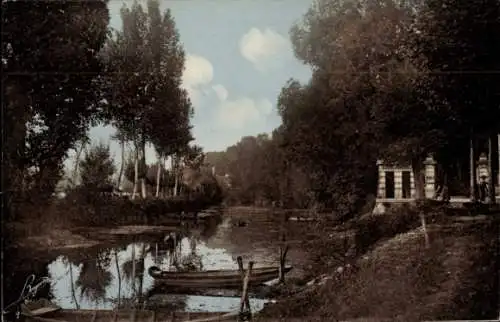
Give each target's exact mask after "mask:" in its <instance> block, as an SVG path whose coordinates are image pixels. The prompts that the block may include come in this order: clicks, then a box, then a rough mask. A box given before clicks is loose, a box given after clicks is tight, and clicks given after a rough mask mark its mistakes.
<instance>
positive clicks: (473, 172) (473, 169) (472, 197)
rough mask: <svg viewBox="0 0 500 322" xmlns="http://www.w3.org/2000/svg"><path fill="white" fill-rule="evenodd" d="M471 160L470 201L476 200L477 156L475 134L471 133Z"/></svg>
mask: <svg viewBox="0 0 500 322" xmlns="http://www.w3.org/2000/svg"><path fill="white" fill-rule="evenodd" d="M469 158H470V159H469V161H470V167H469V169H470V176H469V178H470V194H469V195H470V201H471V202H475V201H476V182H477V178H476V156H475V147H474V136H473V135H471V138H470V141H469Z"/></svg>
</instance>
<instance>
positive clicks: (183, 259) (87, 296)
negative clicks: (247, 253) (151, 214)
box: [48, 237, 264, 311]
mask: <svg viewBox="0 0 500 322" xmlns="http://www.w3.org/2000/svg"><path fill="white" fill-rule="evenodd" d="M160 245H161V244H159V243H154V244H153V243H144V242H142V243H132V244H129V245H126V247H121V248H116V249H109V248H106V249H99V250H97V251H94V252H88V253H87V254H86V255H85V256H83V257H81V259H80V260H78V261H75V258H73V259H71V260H70V259H69V258H68V257H67V256H59V257H58V258H57V259H56V260H55V261H53V262H52V263H50V264H49V265H48V270H49V276H50V277H51V278H52V280H53V287H52V291H53V294H54V297H55V300H54V301H55V302H56V303H57V304H58V305H60V306H61V307H63V308H68V309H71V308H81V309H94V308H96V309H112V308H116V307H124V306H132V305H137V304H140V305H141V306H144V305H146V304H147V305H148V306H149V305H155V306H158V305H161V306H162V307H166V308H170V309H175V310H186V311H221V310H232V309H237V307H238V305H239V299H238V298H224V297H217V298H215V299H214V298H210V297H204V296H194V295H193V296H190V295H182V296H180V295H175V296H174V295H158V294H157V295H155V296H154V298H156V299H157V300H155V299H154V298H153V299H148V300H146V301H143V300H145V299H144V298H143V295H144V294H147V293H148V292H149V291H150V290H152V289H153V288H154V286H155V281H154V280H153V279H152V278H151V276H149V274H148V273H147V269H148V268H149V267H150V266H153V265H157V266H159V267H160V268H161V269H164V270H177V269H180V270H189V269H196V270H209V269H237V267H238V266H237V263H236V261H235V260H234V257H233V256H232V255H231V254H230V253H228V252H227V251H226V250H225V249H223V248H209V247H207V245H206V243H205V242H204V241H202V240H201V239H199V238H195V237H183V238H182V239H180V240H179V243H178V245H176V248H175V250H174V251H173V252H172V251H171V249H167V250H164V249H162V247H161V246H160ZM160 249H162V250H160ZM173 257H177V258H178V260H177V264H175V263H174V262H173V260H172V258H173ZM158 297H160V298H161V300H158ZM217 303H218V304H217ZM255 303H256V304H255V305H257V306H259V305H260V306H261V305H263V303H264V302H262V300H256V301H255ZM259 303H260V304H259Z"/></svg>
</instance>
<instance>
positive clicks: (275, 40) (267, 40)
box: [240, 27, 291, 71]
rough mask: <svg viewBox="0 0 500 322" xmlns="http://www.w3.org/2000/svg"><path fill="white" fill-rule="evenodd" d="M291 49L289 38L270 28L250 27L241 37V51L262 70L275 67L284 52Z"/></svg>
mask: <svg viewBox="0 0 500 322" xmlns="http://www.w3.org/2000/svg"><path fill="white" fill-rule="evenodd" d="M290 51H291V46H290V42H289V41H288V39H286V38H285V37H283V36H282V35H280V34H279V33H277V32H275V31H274V30H272V29H270V28H266V29H265V30H264V31H261V30H260V29H258V28H255V27H254V28H252V29H250V30H249V31H248V32H247V33H246V34H244V35H243V36H242V37H241V39H240V52H241V54H242V55H243V57H245V58H246V59H247V60H248V61H250V62H251V63H253V64H254V65H255V67H256V68H257V69H259V70H260V71H266V70H268V69H269V68H271V67H275V66H273V65H276V64H278V63H279V62H280V59H279V58H280V56H282V54H283V53H287V52H288V53H289V52H290Z"/></svg>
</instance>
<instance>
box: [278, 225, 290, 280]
mask: <svg viewBox="0 0 500 322" xmlns="http://www.w3.org/2000/svg"><path fill="white" fill-rule="evenodd" d="M288 249H289V248H288V245H286V238H285V233H284V232H283V233H282V235H281V245H280V259H279V275H278V279H279V283H281V284H282V283H285V261H286V254H287V253H288Z"/></svg>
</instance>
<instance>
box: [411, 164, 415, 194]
mask: <svg viewBox="0 0 500 322" xmlns="http://www.w3.org/2000/svg"><path fill="white" fill-rule="evenodd" d="M415 192H416V191H415V177H414V176H413V169H411V168H410V196H411V198H415Z"/></svg>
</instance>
